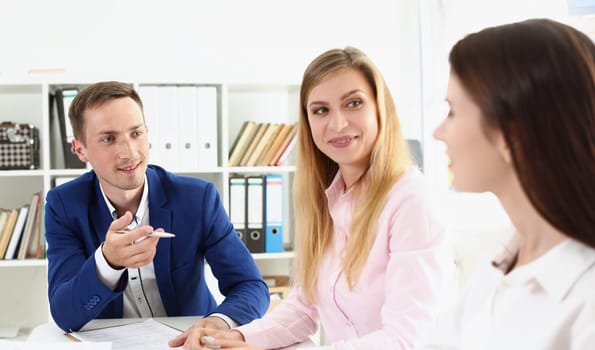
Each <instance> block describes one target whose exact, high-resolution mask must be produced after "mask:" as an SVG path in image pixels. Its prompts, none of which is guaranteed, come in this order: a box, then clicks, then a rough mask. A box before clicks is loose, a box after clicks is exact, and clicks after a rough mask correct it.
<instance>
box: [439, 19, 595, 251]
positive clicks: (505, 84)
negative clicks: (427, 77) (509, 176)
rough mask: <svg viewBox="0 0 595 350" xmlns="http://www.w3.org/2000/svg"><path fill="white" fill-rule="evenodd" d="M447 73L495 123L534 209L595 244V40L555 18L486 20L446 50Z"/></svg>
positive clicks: (490, 126) (491, 124)
mask: <svg viewBox="0 0 595 350" xmlns="http://www.w3.org/2000/svg"><path fill="white" fill-rule="evenodd" d="M449 60H450V64H451V69H452V73H453V74H455V75H456V76H457V77H458V78H459V80H460V81H461V83H462V85H463V87H464V89H465V90H466V92H467V93H469V95H470V96H471V98H472V99H473V100H474V102H475V103H476V104H477V105H478V106H479V107H480V109H481V111H482V115H483V118H484V119H483V123H484V130H485V131H486V135H489V130H490V129H495V130H500V131H501V132H502V134H503V136H504V138H505V140H506V142H507V144H508V146H509V148H510V153H511V156H512V161H513V164H514V167H515V169H516V172H517V174H518V176H519V179H520V182H521V185H522V187H523V189H524V191H525V192H526V194H527V196H528V198H529V200H530V201H531V203H532V204H533V206H534V207H535V208H536V209H537V211H538V212H539V213H540V214H541V215H542V216H543V217H544V218H545V219H546V220H547V221H548V222H549V223H550V224H552V225H553V226H554V227H556V228H557V229H559V230H560V231H562V232H564V233H565V234H566V235H568V236H570V237H572V238H574V239H576V240H578V241H581V242H583V243H585V244H588V245H589V246H591V247H595V210H594V209H593V205H594V203H595V185H593V183H594V180H595V46H594V44H593V41H592V40H591V39H589V37H587V36H586V35H585V34H583V33H581V32H579V31H577V30H576V29H574V28H572V27H570V26H567V25H565V24H562V23H558V22H555V21H552V20H547V19H532V20H527V21H523V22H519V23H512V24H507V25H502V26H497V27H492V28H487V29H484V30H482V31H479V32H477V33H474V34H471V35H468V36H467V37H465V38H463V39H462V40H460V41H459V42H458V43H457V44H456V45H455V46H454V47H453V49H452V51H451V52H450V58H449Z"/></svg>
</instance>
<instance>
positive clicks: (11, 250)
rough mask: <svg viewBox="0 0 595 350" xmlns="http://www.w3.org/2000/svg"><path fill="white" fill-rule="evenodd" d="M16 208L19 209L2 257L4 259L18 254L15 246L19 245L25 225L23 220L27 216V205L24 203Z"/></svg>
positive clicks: (9, 258) (12, 257)
mask: <svg viewBox="0 0 595 350" xmlns="http://www.w3.org/2000/svg"><path fill="white" fill-rule="evenodd" d="M17 210H18V211H19V216H18V217H17V221H16V223H15V224H14V229H13V230H12V235H11V237H10V242H8V247H7V248H6V252H5V253H4V259H6V260H12V259H14V258H16V257H17V255H18V251H17V247H18V246H19V242H21V237H22V235H23V228H24V227H25V220H26V218H27V214H28V213H29V205H28V204H27V205H24V206H22V207H20V208H19V209H17Z"/></svg>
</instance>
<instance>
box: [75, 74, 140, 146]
mask: <svg viewBox="0 0 595 350" xmlns="http://www.w3.org/2000/svg"><path fill="white" fill-rule="evenodd" d="M123 97H130V98H131V99H133V100H134V101H135V102H136V103H138V105H139V106H140V109H141V111H142V110H143V103H142V102H141V99H140V97H139V96H138V94H137V93H136V91H135V90H134V88H133V87H132V86H131V85H130V84H126V83H121V82H118V81H105V82H99V83H95V84H92V85H89V86H87V87H86V88H84V89H83V90H81V91H80V92H79V93H78V94H77V95H76V96H75V98H74V100H73V101H72V103H71V104H70V109H69V110H68V118H69V119H70V125H72V131H73V133H74V137H75V138H76V139H77V140H79V141H80V142H81V143H82V144H83V145H84V144H85V133H84V128H85V115H84V113H85V111H86V110H87V109H89V108H95V107H99V106H101V105H102V104H104V103H105V102H107V101H110V100H114V99H118V98H123Z"/></svg>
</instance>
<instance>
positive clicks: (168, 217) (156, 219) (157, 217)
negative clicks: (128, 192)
mask: <svg viewBox="0 0 595 350" xmlns="http://www.w3.org/2000/svg"><path fill="white" fill-rule="evenodd" d="M147 181H148V182H149V215H150V220H151V226H153V228H155V229H158V228H163V229H164V230H165V231H167V232H171V229H172V209H171V208H170V206H169V205H168V198H167V193H166V192H165V190H164V188H165V187H164V186H163V184H162V183H161V181H162V178H161V177H160V174H157V172H156V171H155V170H154V169H152V168H147ZM174 239H175V238H174ZM171 240H172V239H171V238H161V239H159V243H158V244H157V254H156V255H155V258H154V260H153V266H154V267H155V277H156V279H157V285H158V287H159V294H160V295H161V300H162V302H163V306H164V307H165V310H166V311H167V314H168V315H170V316H171V315H179V314H180V305H179V303H178V301H177V299H176V296H175V293H174V289H173V281H172V280H171V249H172V248H171Z"/></svg>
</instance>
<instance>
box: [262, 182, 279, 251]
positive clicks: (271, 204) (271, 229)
mask: <svg viewBox="0 0 595 350" xmlns="http://www.w3.org/2000/svg"><path fill="white" fill-rule="evenodd" d="M265 181H266V182H265V207H264V210H265V215H264V218H265V238H264V243H265V248H264V251H265V253H280V252H282V251H283V176H282V175H280V174H268V175H266V176H265Z"/></svg>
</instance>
